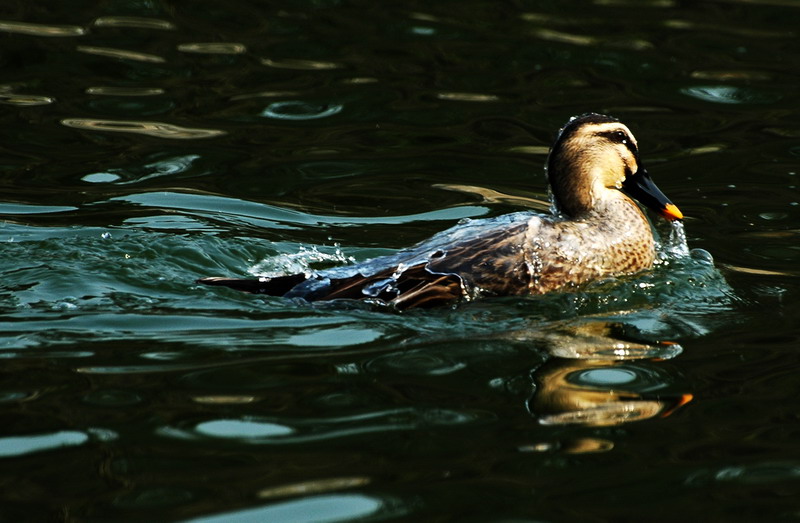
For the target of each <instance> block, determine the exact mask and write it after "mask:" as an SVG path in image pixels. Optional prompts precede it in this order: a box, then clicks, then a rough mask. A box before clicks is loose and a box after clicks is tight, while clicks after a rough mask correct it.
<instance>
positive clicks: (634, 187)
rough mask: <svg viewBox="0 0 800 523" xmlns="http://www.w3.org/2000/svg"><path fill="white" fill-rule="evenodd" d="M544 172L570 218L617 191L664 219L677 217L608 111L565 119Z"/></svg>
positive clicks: (677, 212) (624, 129) (679, 215)
mask: <svg viewBox="0 0 800 523" xmlns="http://www.w3.org/2000/svg"><path fill="white" fill-rule="evenodd" d="M547 178H548V180H549V182H550V187H551V189H552V192H553V198H554V201H555V205H556V208H557V209H558V211H559V212H561V213H563V214H565V215H568V216H570V217H572V218H580V217H582V216H585V215H587V214H590V213H591V212H592V211H594V210H596V209H597V207H598V205H599V204H600V202H604V201H608V200H610V199H614V198H618V197H619V196H620V191H621V192H623V193H625V194H627V195H628V196H630V197H632V198H635V199H636V200H638V201H639V202H640V203H641V204H643V205H645V206H646V207H649V208H650V209H652V210H654V211H655V212H657V213H659V214H661V216H663V217H664V218H666V219H668V220H681V219H683V214H682V213H681V211H680V210H678V207H676V206H675V204H673V203H672V202H671V201H669V199H668V198H667V197H666V196H664V193H662V192H661V191H660V190H659V189H658V187H656V185H655V183H653V180H652V179H651V178H650V175H649V174H647V171H646V170H645V168H644V167H643V166H642V163H641V161H640V159H639V149H638V146H637V143H636V138H634V137H633V134H632V133H631V131H630V129H628V128H627V127H626V126H625V125H624V124H623V123H621V122H620V121H619V120H617V119H616V118H612V117H610V116H605V115H602V114H595V113H590V114H584V115H582V116H578V117H575V118H572V119H571V120H570V121H569V122H567V124H566V125H565V126H564V127H563V128H562V129H561V132H560V133H559V135H558V138H556V141H555V144H553V148H552V149H551V150H550V155H549V156H548V159H547Z"/></svg>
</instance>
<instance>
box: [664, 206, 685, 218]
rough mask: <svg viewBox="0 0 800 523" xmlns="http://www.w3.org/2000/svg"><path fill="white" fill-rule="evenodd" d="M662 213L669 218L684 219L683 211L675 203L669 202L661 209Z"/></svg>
mask: <svg viewBox="0 0 800 523" xmlns="http://www.w3.org/2000/svg"><path fill="white" fill-rule="evenodd" d="M661 215H662V216H663V217H664V218H666V219H668V220H683V213H682V212H681V210H680V209H678V206H677V205H675V204H673V203H668V204H666V205H665V206H664V210H662V211H661Z"/></svg>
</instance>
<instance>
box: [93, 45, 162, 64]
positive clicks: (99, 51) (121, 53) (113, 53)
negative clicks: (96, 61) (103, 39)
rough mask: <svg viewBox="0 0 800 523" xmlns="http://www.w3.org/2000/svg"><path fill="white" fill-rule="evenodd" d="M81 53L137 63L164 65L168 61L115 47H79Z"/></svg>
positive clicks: (152, 55)
mask: <svg viewBox="0 0 800 523" xmlns="http://www.w3.org/2000/svg"><path fill="white" fill-rule="evenodd" d="M77 50H78V52H80V53H87V54H93V55H97V56H106V57H109V58H120V59H123V60H134V61H137V62H149V63H163V62H165V61H166V60H164V59H163V58H161V57H160V56H157V55H154V54H148V53H140V52H138V51H127V50H125V49H115V48H113V47H94V46H90V45H79V46H78V48H77Z"/></svg>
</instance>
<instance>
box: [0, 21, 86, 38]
mask: <svg viewBox="0 0 800 523" xmlns="http://www.w3.org/2000/svg"><path fill="white" fill-rule="evenodd" d="M0 31H2V32H6V33H17V34H23V35H33V36H81V35H83V34H86V29H84V28H83V27H80V26H77V25H44V24H31V23H27V22H12V21H7V20H0Z"/></svg>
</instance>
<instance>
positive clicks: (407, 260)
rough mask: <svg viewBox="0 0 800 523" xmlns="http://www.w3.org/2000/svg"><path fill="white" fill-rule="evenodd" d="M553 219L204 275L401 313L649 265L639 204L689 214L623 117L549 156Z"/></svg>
mask: <svg viewBox="0 0 800 523" xmlns="http://www.w3.org/2000/svg"><path fill="white" fill-rule="evenodd" d="M546 170H547V179H548V181H549V184H550V189H551V193H552V197H553V207H554V208H553V213H552V214H551V215H541V214H536V213H533V212H518V213H513V214H509V215H505V216H500V217H496V218H489V219H482V220H468V221H467V222H466V223H462V224H460V225H457V226H455V227H453V228H451V229H448V230H446V231H443V232H440V233H438V234H436V235H434V236H433V237H432V238H431V239H429V240H427V241H424V242H422V243H420V244H418V245H416V246H414V247H411V248H409V249H405V250H402V251H399V252H398V253H397V254H394V255H390V256H384V257H380V258H375V259H373V260H368V261H366V262H362V263H359V264H356V265H352V266H349V267H337V268H333V269H328V270H324V271H320V272H316V273H308V274H291V275H287V276H277V277H270V278H266V277H265V278H259V279H238V278H202V279H200V280H197V282H198V283H202V284H206V285H220V286H225V287H231V288H233V289H237V290H241V291H245V292H250V293H254V294H267V295H272V296H285V297H289V298H304V299H305V300H308V301H317V300H334V299H354V300H366V301H371V302H374V303H380V304H386V305H389V306H392V307H395V308H397V309H408V308H411V307H431V306H435V305H441V304H445V303H452V302H454V301H457V300H460V299H474V298H476V297H478V296H509V295H527V294H544V293H547V292H552V291H558V290H567V289H569V288H574V287H576V286H579V285H582V284H585V283H588V282H591V281H594V280H598V279H602V278H608V277H612V276H621V275H626V274H634V273H636V272H639V271H642V270H645V269H648V268H650V267H651V266H652V265H653V262H654V260H655V257H656V249H655V240H654V238H653V232H652V228H651V225H650V222H649V221H648V219H647V217H646V216H645V215H644V213H643V212H642V210H641V209H640V208H639V206H638V205H637V204H636V203H635V202H634V201H633V200H632V199H631V198H636V199H637V200H638V201H639V202H640V203H642V204H643V205H645V206H646V207H649V208H650V209H652V210H654V211H656V212H658V213H659V214H661V216H663V217H664V218H666V219H667V220H681V219H683V214H681V212H680V211H679V210H678V208H677V207H676V206H675V205H674V204H673V203H672V202H670V201H669V199H667V197H666V196H664V194H663V193H662V192H661V191H660V190H659V189H658V187H656V185H655V184H654V183H653V181H652V179H651V178H650V176H649V175H648V173H647V171H646V170H645V168H644V167H643V166H642V163H641V161H640V159H639V149H638V146H637V143H636V139H635V138H634V137H633V134H632V133H631V131H630V130H629V129H628V128H627V127H626V126H625V125H624V124H622V123H621V122H620V121H619V120H617V119H616V118H612V117H609V116H605V115H601V114H595V113H589V114H584V115H582V116H579V117H574V118H572V119H570V120H569V121H568V122H567V123H566V125H564V127H563V128H562V129H561V130H560V132H559V134H558V136H557V138H556V140H555V143H554V144H553V147H552V149H551V150H550V154H549V156H548V158H547V169H546Z"/></svg>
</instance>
